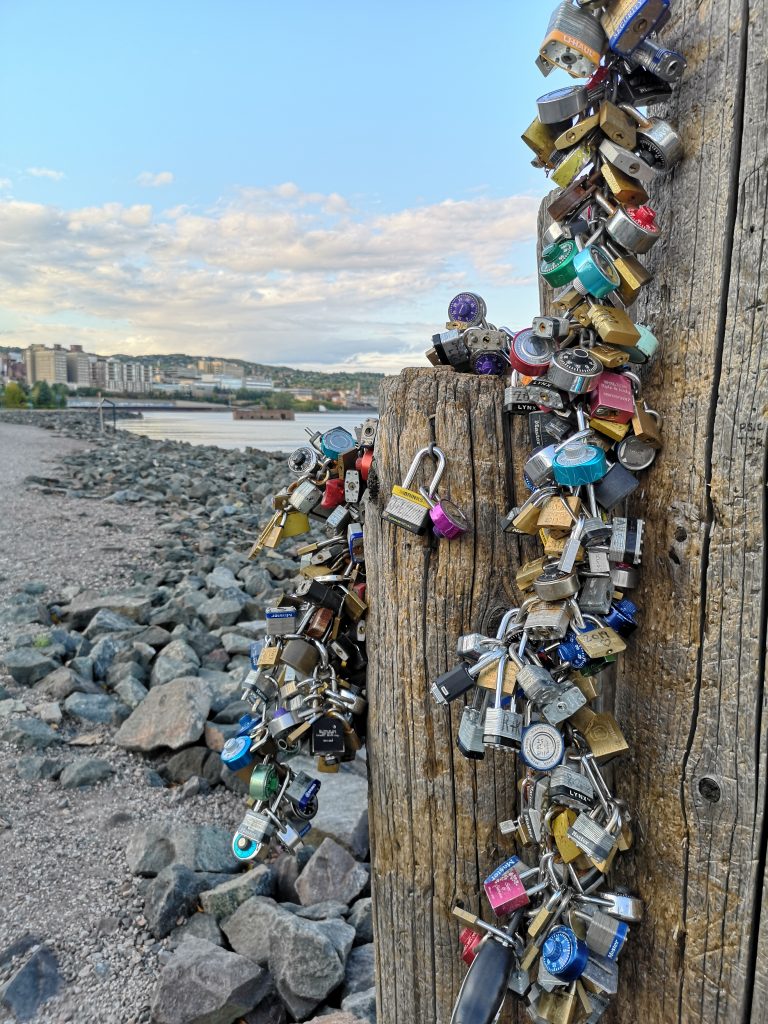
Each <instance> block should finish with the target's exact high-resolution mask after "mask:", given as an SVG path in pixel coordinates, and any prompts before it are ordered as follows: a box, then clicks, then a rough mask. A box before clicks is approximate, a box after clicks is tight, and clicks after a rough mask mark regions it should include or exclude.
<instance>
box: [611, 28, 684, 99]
mask: <svg viewBox="0 0 768 1024" xmlns="http://www.w3.org/2000/svg"><path fill="white" fill-rule="evenodd" d="M626 60H627V63H628V64H629V65H630V67H636V68H643V69H644V70H645V71H650V72H651V74H653V75H656V77H657V78H660V79H661V80H662V81H664V82H679V81H680V79H681V78H682V76H683V72H684V71H685V69H686V67H687V66H688V62H687V61H686V59H685V57H684V56H683V55H682V53H678V52H677V50H669V49H667V48H666V47H665V46H659V45H658V44H657V43H654V42H652V40H650V39H644V40H643V41H642V43H640V44H639V46H636V47H635V49H634V50H633V51H632V53H631V54H629V55H628V56H627V58H626ZM636 102H637V103H638V104H639V105H641V106H645V105H646V104H647V103H652V102H654V101H653V100H649V99H647V98H646V100H645V102H644V103H642V104H640V103H639V101H637V100H636Z"/></svg>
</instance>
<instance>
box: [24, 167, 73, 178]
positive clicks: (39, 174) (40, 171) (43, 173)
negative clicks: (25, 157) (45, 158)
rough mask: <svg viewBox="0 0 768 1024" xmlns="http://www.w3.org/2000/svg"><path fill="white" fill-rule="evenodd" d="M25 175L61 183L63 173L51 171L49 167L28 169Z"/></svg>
mask: <svg viewBox="0 0 768 1024" xmlns="http://www.w3.org/2000/svg"><path fill="white" fill-rule="evenodd" d="M27 174H31V175H32V177H33V178H50V180H51V181H61V179H62V178H63V177H64V171H52V170H51V169H50V167H28V168H27Z"/></svg>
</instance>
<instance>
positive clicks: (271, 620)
mask: <svg viewBox="0 0 768 1024" xmlns="http://www.w3.org/2000/svg"><path fill="white" fill-rule="evenodd" d="M264 620H265V622H266V631H267V636H285V634H286V633H293V632H295V630H296V609H295V608H291V607H290V606H277V605H270V606H268V607H267V608H265V609H264Z"/></svg>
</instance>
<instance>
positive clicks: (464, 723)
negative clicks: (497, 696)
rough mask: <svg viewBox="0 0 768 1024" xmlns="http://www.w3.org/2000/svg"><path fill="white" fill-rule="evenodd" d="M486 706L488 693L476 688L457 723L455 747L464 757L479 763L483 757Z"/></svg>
mask: <svg viewBox="0 0 768 1024" xmlns="http://www.w3.org/2000/svg"><path fill="white" fill-rule="evenodd" d="M487 704H488V691H487V690H483V689H481V688H479V687H478V688H477V689H476V692H475V696H474V698H473V700H472V704H471V705H468V706H467V707H465V708H464V710H463V711H462V713H461V720H460V721H459V730H458V734H457V736H456V746H457V747H458V748H459V750H460V751H461V753H462V754H463V755H464V757H467V758H469V759H470V760H475V761H480V760H482V759H483V758H484V757H485V744H484V742H483V737H484V735H485V713H486V708H487Z"/></svg>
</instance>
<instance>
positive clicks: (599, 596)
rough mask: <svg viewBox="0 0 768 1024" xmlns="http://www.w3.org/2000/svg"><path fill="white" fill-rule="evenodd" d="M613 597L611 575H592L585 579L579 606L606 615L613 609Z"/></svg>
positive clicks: (585, 610) (595, 613) (584, 610)
mask: <svg viewBox="0 0 768 1024" xmlns="http://www.w3.org/2000/svg"><path fill="white" fill-rule="evenodd" d="M612 597H613V580H612V579H611V578H610V576H608V577H605V576H592V577H590V579H588V580H585V581H584V585H583V586H582V588H581V591H580V592H579V608H581V610H582V611H583V612H589V613H591V614H593V615H605V614H607V613H608V612H609V611H610V609H611V599H612ZM609 625H610V623H609Z"/></svg>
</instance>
